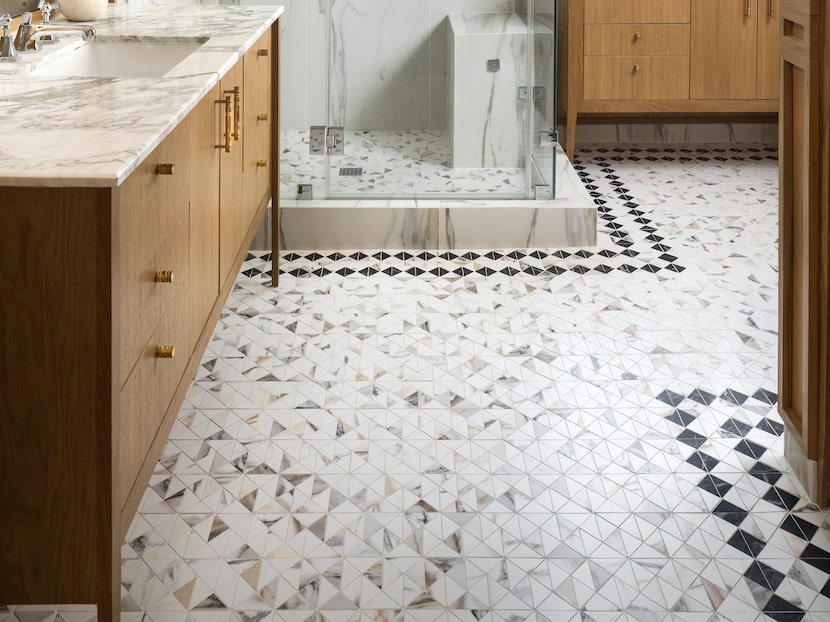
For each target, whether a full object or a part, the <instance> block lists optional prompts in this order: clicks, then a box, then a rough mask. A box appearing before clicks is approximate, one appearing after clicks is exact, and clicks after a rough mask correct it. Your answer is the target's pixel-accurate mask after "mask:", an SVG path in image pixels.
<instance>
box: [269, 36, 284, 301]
mask: <svg viewBox="0 0 830 622" xmlns="http://www.w3.org/2000/svg"><path fill="white" fill-rule="evenodd" d="M271 49H272V50H273V53H274V60H272V61H271V286H272V287H277V286H279V284H280V77H279V71H280V59H281V58H282V49H281V48H280V23H279V21H277V22H275V23H274V24H273V25H272V26H271Z"/></svg>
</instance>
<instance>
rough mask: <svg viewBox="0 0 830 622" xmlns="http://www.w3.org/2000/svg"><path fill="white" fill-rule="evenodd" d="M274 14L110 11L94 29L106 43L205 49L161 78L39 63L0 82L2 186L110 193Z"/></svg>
mask: <svg viewBox="0 0 830 622" xmlns="http://www.w3.org/2000/svg"><path fill="white" fill-rule="evenodd" d="M281 13H282V7H279V6H243V7H238V6H234V7H230V6H187V5H184V6H157V5H152V6H149V5H108V7H107V14H106V16H105V17H104V18H102V19H100V20H98V21H96V22H95V27H96V30H97V31H98V35H99V36H100V37H101V38H102V40H104V41H106V40H110V41H112V40H114V39H116V40H123V39H124V38H125V37H126V38H128V39H129V40H133V41H148V40H150V41H157V40H158V39H159V38H160V37H162V38H169V37H173V38H177V39H178V40H182V39H184V40H192V39H193V38H198V39H200V40H204V43H203V44H202V46H201V47H200V48H199V49H198V50H197V51H196V52H194V53H193V54H191V55H190V56H189V57H188V58H186V59H185V60H184V61H183V62H182V63H180V64H179V65H177V66H176V67H174V68H173V70H171V71H170V72H168V73H167V74H166V75H165V76H164V77H162V78H158V79H148V78H72V77H67V78H54V77H45V76H38V74H37V67H36V65H37V64H38V63H43V62H48V61H47V58H46V56H40V57H37V56H31V57H28V59H26V60H24V61H23V62H22V64H21V65H20V67H18V69H20V73H15V74H9V73H2V74H0V101H2V105H1V106H2V107H1V108H0V110H2V112H3V113H4V119H3V120H4V127H5V128H6V132H5V133H4V137H3V140H2V141H0V162H2V164H0V185H6V186H50V187H59V186H66V185H73V186H90V187H108V186H117V185H118V184H120V183H121V182H122V181H123V180H124V179H126V177H127V176H128V175H129V174H130V172H132V171H133V170H134V169H135V168H136V167H137V166H138V165H139V164H140V163H141V161H142V160H143V159H144V158H145V157H146V156H147V155H149V153H150V152H151V151H152V150H153V149H154V148H155V147H156V146H157V145H158V144H159V143H160V142H161V140H162V139H163V138H164V137H165V136H166V135H167V134H168V133H169V132H170V131H171V130H172V129H173V128H174V127H175V126H176V124H177V123H178V122H179V121H181V119H183V118H184V117H185V115H187V113H188V112H190V111H191V110H192V109H193V107H194V106H195V105H196V104H197V103H198V102H199V100H200V99H201V98H202V97H203V96H204V94H205V93H207V92H208V91H209V90H210V89H211V88H212V87H213V86H214V85H215V84H216V83H217V82H218V81H219V79H220V78H221V76H222V75H224V74H225V73H226V72H227V71H228V69H230V68H231V67H232V66H233V64H234V63H235V62H236V61H237V60H239V58H241V56H242V54H243V53H244V52H245V51H246V50H247V49H248V48H250V47H251V45H253V43H254V42H255V41H256V40H257V39H258V38H259V36H260V35H262V33H264V32H265V31H266V29H267V28H268V27H269V26H270V25H271V24H272V23H273V22H274V21H275V20H276V19H277V18H278V17H279V16H280V15H281ZM64 39H65V40H67V41H69V40H71V36H67V37H64ZM66 45H67V46H68V45H77V42H74V43H67V44H66ZM65 49H66V48H64V50H65ZM64 53H67V52H65V51H64ZM41 54H43V52H41ZM32 65H35V67H32Z"/></svg>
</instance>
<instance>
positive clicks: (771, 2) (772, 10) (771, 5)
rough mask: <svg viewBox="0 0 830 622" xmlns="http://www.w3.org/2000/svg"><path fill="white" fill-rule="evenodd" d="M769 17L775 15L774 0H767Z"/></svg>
mask: <svg viewBox="0 0 830 622" xmlns="http://www.w3.org/2000/svg"><path fill="white" fill-rule="evenodd" d="M769 17H770V19H772V18H773V17H775V0H769Z"/></svg>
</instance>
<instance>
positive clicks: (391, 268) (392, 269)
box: [381, 266, 402, 276]
mask: <svg viewBox="0 0 830 622" xmlns="http://www.w3.org/2000/svg"><path fill="white" fill-rule="evenodd" d="M381 272H383V273H384V274H388V275H389V276H395V275H396V274H400V273H401V272H402V271H401V270H399V269H398V268H396V267H395V266H389V267H388V268H384V269H383V270H381Z"/></svg>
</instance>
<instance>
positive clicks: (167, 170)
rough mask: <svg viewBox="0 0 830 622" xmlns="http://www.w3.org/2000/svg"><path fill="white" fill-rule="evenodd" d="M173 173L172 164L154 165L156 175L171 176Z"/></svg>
mask: <svg viewBox="0 0 830 622" xmlns="http://www.w3.org/2000/svg"><path fill="white" fill-rule="evenodd" d="M175 171H176V167H175V165H173V164H156V175H172V174H173V173H174V172H175Z"/></svg>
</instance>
